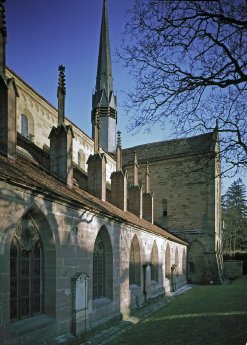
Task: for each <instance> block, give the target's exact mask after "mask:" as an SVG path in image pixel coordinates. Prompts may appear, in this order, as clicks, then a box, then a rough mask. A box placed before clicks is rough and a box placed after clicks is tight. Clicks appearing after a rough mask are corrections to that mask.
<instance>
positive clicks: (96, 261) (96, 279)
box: [93, 235, 105, 299]
mask: <svg viewBox="0 0 247 345" xmlns="http://www.w3.org/2000/svg"><path fill="white" fill-rule="evenodd" d="M104 296H105V248H104V243H103V239H102V237H101V236H100V235H98V236H97V238H96V241H95V244H94V252H93V298H94V299H95V298H100V297H104Z"/></svg>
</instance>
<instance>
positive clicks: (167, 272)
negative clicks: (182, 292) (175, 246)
mask: <svg viewBox="0 0 247 345" xmlns="http://www.w3.org/2000/svg"><path fill="white" fill-rule="evenodd" d="M165 277H166V278H167V279H170V278H171V252H170V245H169V243H167V245H166V262H165Z"/></svg>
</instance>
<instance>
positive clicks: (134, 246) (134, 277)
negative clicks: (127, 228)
mask: <svg viewBox="0 0 247 345" xmlns="http://www.w3.org/2000/svg"><path fill="white" fill-rule="evenodd" d="M140 282H141V260H140V246H139V242H138V239H137V237H136V236H134V238H133V240H132V242H131V245H130V259H129V284H130V285H132V284H135V285H140Z"/></svg>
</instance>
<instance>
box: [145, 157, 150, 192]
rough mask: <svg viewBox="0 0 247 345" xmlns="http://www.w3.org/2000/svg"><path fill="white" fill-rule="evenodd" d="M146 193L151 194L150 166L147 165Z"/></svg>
mask: <svg viewBox="0 0 247 345" xmlns="http://www.w3.org/2000/svg"><path fill="white" fill-rule="evenodd" d="M145 187H146V190H145V192H146V193H150V173H149V164H148V162H147V163H146V186H145Z"/></svg>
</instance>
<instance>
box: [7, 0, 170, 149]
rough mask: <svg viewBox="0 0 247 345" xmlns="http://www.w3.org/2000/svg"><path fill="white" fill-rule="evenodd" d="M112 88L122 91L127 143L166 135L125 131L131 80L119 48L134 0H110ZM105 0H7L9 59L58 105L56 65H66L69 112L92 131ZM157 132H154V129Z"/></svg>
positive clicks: (120, 114)
mask: <svg viewBox="0 0 247 345" xmlns="http://www.w3.org/2000/svg"><path fill="white" fill-rule="evenodd" d="M107 4H108V16H109V30H110V41H111V53H112V61H113V78H114V90H115V93H116V94H117V96H118V124H117V127H118V129H120V130H121V132H122V143H123V147H128V146H134V145H138V144H142V143H146V142H152V141H159V140H162V139H164V138H165V135H164V132H162V131H161V130H160V129H159V128H154V131H153V133H151V134H147V133H145V134H138V135H135V136H133V134H130V133H127V129H126V125H127V124H128V117H127V116H126V113H125V111H124V108H123V106H122V104H123V102H124V98H125V92H126V91H127V90H128V88H131V84H132V80H131V78H130V76H129V75H128V72H127V71H126V70H125V69H124V68H123V66H122V65H121V63H119V62H117V57H116V56H115V53H116V49H117V48H119V47H120V44H121V33H122V31H123V29H124V24H125V19H126V11H127V10H128V8H130V7H131V6H133V4H134V0H108V1H107ZM102 5H103V0H70V1H69V2H68V1H65V0H21V1H20V0H7V1H6V6H5V7H6V17H7V32H8V41H7V65H8V66H9V67H10V68H12V69H13V70H14V71H15V72H16V73H17V74H18V75H20V76H21V77H22V78H23V79H24V80H25V81H26V82H27V83H28V84H30V85H31V86H32V87H33V88H34V89H35V90H37V91H38V92H39V93H40V94H42V96H44V97H45V98H46V99H47V100H48V101H49V102H50V103H52V104H53V105H55V106H57V98H56V92H57V79H58V72H57V69H58V65H60V64H63V65H65V67H66V89H67V90H66V91H67V95H66V116H67V117H68V118H70V119H71V120H72V121H73V122H74V123H75V124H76V125H77V126H79V127H80V128H81V129H82V130H83V131H84V132H86V133H87V134H88V135H90V136H91V123H90V121H91V100H92V90H93V89H94V87H95V80H96V69H97V59H98V49H99V36H100V24H101V13H102ZM154 133H155V134H154Z"/></svg>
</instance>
